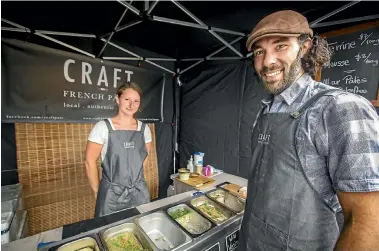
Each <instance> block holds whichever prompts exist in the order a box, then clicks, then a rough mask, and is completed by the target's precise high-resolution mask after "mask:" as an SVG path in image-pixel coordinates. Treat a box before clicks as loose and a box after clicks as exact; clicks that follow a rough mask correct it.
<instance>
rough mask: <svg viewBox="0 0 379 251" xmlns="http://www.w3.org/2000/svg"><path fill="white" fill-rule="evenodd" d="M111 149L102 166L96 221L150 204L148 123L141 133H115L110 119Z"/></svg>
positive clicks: (109, 145) (107, 122) (121, 131)
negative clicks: (146, 171)
mask: <svg viewBox="0 0 379 251" xmlns="http://www.w3.org/2000/svg"><path fill="white" fill-rule="evenodd" d="M104 121H105V123H106V125H107V127H108V131H109V133H108V149H107V153H106V155H105V157H104V160H103V161H102V163H101V166H102V169H103V171H102V179H101V182H100V186H99V191H98V194H97V200H96V207H95V217H99V216H103V215H107V214H111V213H114V212H117V211H120V210H123V209H127V208H131V207H136V206H139V205H141V204H145V203H148V202H150V194H149V191H148V189H147V185H146V181H145V178H144V173H143V162H144V160H145V159H146V156H147V151H146V144H145V137H144V131H145V126H146V124H145V123H142V126H141V131H132V130H113V129H112V126H111V125H110V123H109V121H108V120H107V119H105V120H104Z"/></svg>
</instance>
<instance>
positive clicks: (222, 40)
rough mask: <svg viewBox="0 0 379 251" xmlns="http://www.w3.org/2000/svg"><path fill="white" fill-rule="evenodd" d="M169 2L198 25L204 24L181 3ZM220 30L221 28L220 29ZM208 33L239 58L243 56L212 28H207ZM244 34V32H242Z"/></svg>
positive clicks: (172, 0)
mask: <svg viewBox="0 0 379 251" xmlns="http://www.w3.org/2000/svg"><path fill="white" fill-rule="evenodd" d="M171 2H173V3H174V4H175V5H176V6H177V7H179V8H180V9H181V10H182V11H183V12H184V13H186V14H187V15H188V16H190V17H191V18H192V19H193V20H195V21H196V22H197V23H198V24H200V25H205V24H204V23H203V22H202V21H201V20H200V19H198V18H197V17H196V16H195V15H194V14H192V13H191V12H190V11H189V10H187V9H186V8H185V7H184V6H183V5H181V4H180V3H178V2H176V1H174V0H171ZM220 30H221V29H220ZM208 31H209V33H211V34H212V35H213V36H214V37H215V38H217V39H218V40H220V41H221V42H222V43H223V44H225V45H226V46H227V47H228V48H229V49H231V50H232V51H233V52H234V53H236V54H237V55H238V56H240V57H241V58H242V57H243V56H242V54H241V53H240V52H239V51H237V50H236V49H235V48H234V47H233V46H231V45H230V44H228V42H226V41H225V40H224V39H223V38H221V37H220V36H219V35H217V34H216V33H215V32H214V31H213V30H212V29H209V30H208ZM244 35H245V34H244Z"/></svg>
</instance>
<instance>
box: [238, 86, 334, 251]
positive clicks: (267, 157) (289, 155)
mask: <svg viewBox="0 0 379 251" xmlns="http://www.w3.org/2000/svg"><path fill="white" fill-rule="evenodd" d="M331 92H335V91H333V90H327V91H322V92H320V93H318V94H316V95H314V96H313V97H311V98H310V100H308V101H307V102H306V103H305V104H304V105H303V106H302V107H300V109H298V110H297V111H296V112H294V113H291V114H290V113H268V114H262V111H261V115H260V116H259V119H258V121H257V123H256V126H255V128H254V131H253V134H252V138H251V140H252V149H254V150H253V155H252V161H251V166H250V168H251V169H250V174H249V182H248V190H247V196H248V197H247V200H246V208H245V213H244V216H243V221H242V226H241V235H240V236H241V238H240V242H239V250H240V251H247V250H249V251H254V250H267V251H276V250H304V251H313V250H319V251H328V250H333V248H334V245H335V243H336V241H337V239H338V236H339V226H338V224H337V221H336V213H335V212H334V210H333V209H332V208H330V207H329V206H328V204H327V203H326V202H325V201H324V200H323V199H322V198H320V197H319V195H318V194H317V193H316V191H315V190H313V187H312V186H311V185H310V183H309V182H308V180H307V178H306V176H305V174H304V173H303V168H302V166H301V162H300V160H299V157H298V154H302V151H303V149H297V145H296V140H295V137H296V138H298V137H299V136H298V135H297V128H298V125H299V118H300V117H301V116H302V114H304V113H305V112H306V110H307V108H308V107H310V106H311V105H312V104H314V103H315V102H317V100H318V99H319V98H320V97H321V96H323V95H329V93H331ZM330 95H333V94H330ZM298 140H301V139H300V138H298Z"/></svg>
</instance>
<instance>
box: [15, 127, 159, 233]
mask: <svg viewBox="0 0 379 251" xmlns="http://www.w3.org/2000/svg"><path fill="white" fill-rule="evenodd" d="M92 126H93V124H64V123H54V124H53V123H49V124H46V123H18V124H16V146H17V165H18V175H19V180H20V183H22V184H23V185H24V191H23V198H24V201H25V207H26V209H27V210H28V224H29V235H34V234H37V233H40V232H43V231H46V230H49V229H54V228H57V227H60V226H62V225H65V224H70V223H74V222H78V221H81V220H85V219H90V218H92V217H93V214H94V209H95V199H94V195H93V192H92V189H91V187H90V186H89V183H88V179H87V176H86V171H85V165H84V161H85V149H86V144H87V137H88V134H89V132H90V130H91V129H92ZM149 127H150V129H151V132H152V137H153V142H152V147H151V151H150V153H149V161H148V164H147V165H146V167H145V178H146V181H147V183H148V186H149V191H150V194H151V198H152V199H154V198H157V197H158V183H159V181H158V177H159V176H158V164H157V162H158V161H157V154H156V141H155V130H154V124H149ZM98 165H99V167H100V161H99V162H98Z"/></svg>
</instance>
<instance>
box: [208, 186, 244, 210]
mask: <svg viewBox="0 0 379 251" xmlns="http://www.w3.org/2000/svg"><path fill="white" fill-rule="evenodd" d="M206 196H208V197H209V198H210V199H212V200H214V201H217V202H218V203H221V204H222V205H223V206H225V207H226V208H228V209H229V210H231V211H233V212H234V213H236V214H242V213H243V212H244V211H245V201H244V200H243V199H240V198H238V197H237V196H234V195H233V194H231V193H229V192H228V191H226V190H225V189H221V188H219V189H216V190H212V191H209V192H207V193H206Z"/></svg>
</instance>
